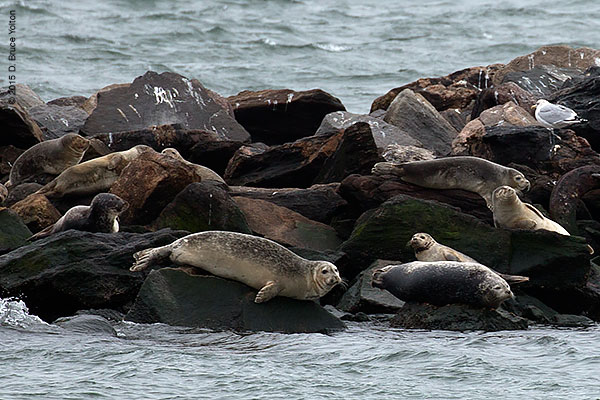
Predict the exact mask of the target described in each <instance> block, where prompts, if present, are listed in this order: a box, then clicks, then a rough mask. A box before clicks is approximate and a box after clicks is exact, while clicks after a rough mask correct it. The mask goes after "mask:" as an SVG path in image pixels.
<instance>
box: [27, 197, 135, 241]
mask: <svg viewBox="0 0 600 400" xmlns="http://www.w3.org/2000/svg"><path fill="white" fill-rule="evenodd" d="M128 206H129V204H128V203H127V202H126V201H125V200H123V199H122V198H120V197H119V196H117V195H114V194H111V193H100V194H97V195H96V196H95V197H94V198H93V199H92V203H91V204H90V205H89V206H75V207H73V208H70V209H69V210H68V211H67V212H66V213H65V215H63V216H62V217H61V218H60V219H59V220H58V221H56V223H55V224H54V225H50V226H48V227H47V228H45V229H44V230H42V231H40V232H38V233H36V234H35V235H33V236H32V237H31V238H30V239H31V240H37V239H41V238H44V237H46V236H50V235H52V234H54V233H57V232H62V231H66V230H68V229H76V230H78V231H87V232H104V233H114V232H118V231H119V221H118V216H119V214H121V213H122V212H123V211H125V210H126V209H127V207H128Z"/></svg>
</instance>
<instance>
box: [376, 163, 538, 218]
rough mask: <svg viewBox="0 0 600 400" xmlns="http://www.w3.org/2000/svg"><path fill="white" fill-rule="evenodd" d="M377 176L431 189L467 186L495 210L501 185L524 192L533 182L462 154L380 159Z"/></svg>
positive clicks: (519, 174)
mask: <svg viewBox="0 0 600 400" xmlns="http://www.w3.org/2000/svg"><path fill="white" fill-rule="evenodd" d="M372 173H373V174H375V175H395V176H398V177H399V178H400V179H401V180H403V181H405V182H408V183H413V184H415V185H418V186H422V187H426V188H430V189H463V190H468V191H470V192H475V193H477V194H479V195H480V196H481V197H483V199H484V200H485V202H486V204H487V206H488V208H489V209H492V207H493V204H492V192H493V191H494V189H496V188H497V187H499V186H503V185H506V186H510V187H514V188H515V189H518V190H521V191H527V190H529V188H530V186H531V184H530V183H529V181H528V180H527V179H526V178H525V175H523V174H522V173H521V172H519V171H517V170H516V169H514V168H508V167H504V166H502V165H500V164H496V163H493V162H491V161H488V160H485V159H483V158H479V157H472V156H459V157H445V158H438V159H435V160H426V161H413V162H408V163H403V164H394V163H390V162H380V163H377V164H375V166H374V167H373V169H372Z"/></svg>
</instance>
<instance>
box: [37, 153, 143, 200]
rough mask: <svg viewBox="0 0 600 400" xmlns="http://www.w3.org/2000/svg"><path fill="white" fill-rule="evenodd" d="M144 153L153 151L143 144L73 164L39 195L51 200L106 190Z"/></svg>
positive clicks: (42, 189)
mask: <svg viewBox="0 0 600 400" xmlns="http://www.w3.org/2000/svg"><path fill="white" fill-rule="evenodd" d="M145 151H154V150H152V148H151V147H148V146H145V145H142V144H140V145H137V146H134V147H132V148H131V149H129V150H125V151H119V152H115V153H110V154H107V155H105V156H102V157H98V158H94V159H92V160H88V161H86V162H82V163H81V164H77V165H74V166H72V167H69V168H67V169H66V170H64V171H63V172H62V173H61V174H60V175H58V176H57V177H56V178H54V180H52V181H51V182H50V183H48V184H47V185H45V186H44V187H42V188H41V189H40V190H38V191H37V192H36V193H38V194H43V195H45V196H46V197H50V198H52V197H63V196H65V195H87V194H94V193H99V192H103V191H107V190H108V189H110V187H111V186H112V184H113V183H115V181H116V180H117V178H118V177H119V175H121V171H123V169H124V168H125V167H126V166H127V165H128V164H129V163H130V162H131V161H133V160H134V159H135V158H137V157H138V156H139V155H140V154H141V153H143V152H145Z"/></svg>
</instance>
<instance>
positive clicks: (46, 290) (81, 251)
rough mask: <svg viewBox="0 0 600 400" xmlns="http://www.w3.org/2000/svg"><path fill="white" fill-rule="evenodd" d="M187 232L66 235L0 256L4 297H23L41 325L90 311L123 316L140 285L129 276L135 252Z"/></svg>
mask: <svg viewBox="0 0 600 400" xmlns="http://www.w3.org/2000/svg"><path fill="white" fill-rule="evenodd" d="M186 234H187V232H182V231H172V230H168V229H166V230H162V231H158V232H153V233H147V234H135V233H123V232H119V233H113V234H109V233H90V232H80V231H75V230H68V231H65V232H60V233H58V234H56V235H52V236H50V237H48V238H45V239H42V240H39V241H36V242H35V243H32V244H30V245H28V246H23V247H20V248H18V249H16V250H13V251H12V252H10V253H8V254H5V255H3V256H0V290H1V291H2V293H3V296H22V298H23V300H24V301H25V303H26V304H27V307H28V308H29V310H30V312H31V314H34V315H37V316H39V317H40V318H42V319H43V320H45V321H54V320H55V319H57V318H59V317H65V316H69V315H73V314H74V313H75V311H77V310H81V309H88V308H111V309H115V310H118V311H126V310H127V309H128V307H129V306H130V305H131V303H132V301H133V300H134V299H135V296H136V295H137V293H138V291H139V288H140V287H141V285H142V283H143V279H144V278H143V276H142V275H141V274H139V273H134V272H130V271H129V267H130V266H131V264H132V262H133V253H135V252H136V251H139V250H142V249H146V248H149V247H156V246H163V245H166V244H169V243H171V242H173V241H175V240H176V239H178V238H180V237H183V236H185V235H186Z"/></svg>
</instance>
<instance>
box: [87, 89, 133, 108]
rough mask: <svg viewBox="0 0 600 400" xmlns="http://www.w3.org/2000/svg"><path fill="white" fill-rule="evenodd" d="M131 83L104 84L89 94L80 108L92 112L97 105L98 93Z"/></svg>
mask: <svg viewBox="0 0 600 400" xmlns="http://www.w3.org/2000/svg"><path fill="white" fill-rule="evenodd" d="M130 85H131V83H113V84H112V85H108V86H104V87H103V88H102V89H100V90H98V91H97V92H96V93H94V94H93V95H91V96H90V97H89V98H88V99H87V100H86V101H85V102H84V103H83V104H82V105H81V108H83V110H84V111H85V112H86V113H88V115H89V114H91V113H92V111H94V110H95V109H96V106H98V94H100V93H104V92H108V91H109V90H113V89H116V88H123V87H129V86H130Z"/></svg>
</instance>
